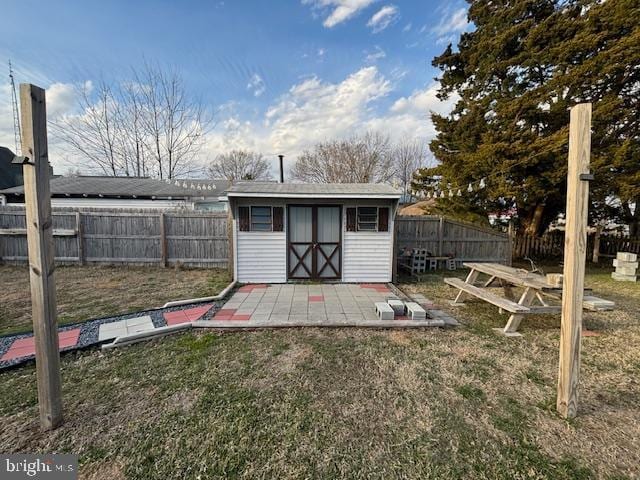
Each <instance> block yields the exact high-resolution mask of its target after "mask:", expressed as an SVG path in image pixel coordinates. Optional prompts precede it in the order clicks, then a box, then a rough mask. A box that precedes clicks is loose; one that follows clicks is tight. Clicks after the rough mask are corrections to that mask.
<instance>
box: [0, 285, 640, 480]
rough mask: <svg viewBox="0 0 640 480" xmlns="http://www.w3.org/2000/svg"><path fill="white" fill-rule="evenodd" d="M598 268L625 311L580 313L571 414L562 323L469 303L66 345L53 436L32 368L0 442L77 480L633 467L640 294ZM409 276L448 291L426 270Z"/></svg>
mask: <svg viewBox="0 0 640 480" xmlns="http://www.w3.org/2000/svg"><path fill="white" fill-rule="evenodd" d="M595 277H596V278H595V280H596V281H597V282H598V283H599V285H598V288H597V289H596V292H597V294H601V296H603V297H605V298H610V295H609V294H610V293H611V294H612V295H616V296H617V298H619V300H618V299H616V301H619V310H617V311H616V313H615V314H589V315H588V318H589V320H588V321H589V322H592V325H598V326H599V328H598V331H599V332H600V333H601V335H600V336H598V337H588V338H585V339H584V349H583V369H582V383H581V386H580V388H581V390H580V392H581V397H580V417H578V419H576V420H575V421H571V422H567V421H565V420H563V419H561V418H560V417H559V416H558V415H556V413H555V389H556V384H555V382H556V375H557V372H556V370H557V361H558V359H557V356H558V337H559V331H558V324H559V320H558V319H557V318H553V317H549V316H547V317H544V318H543V319H542V320H543V321H542V326H540V323H538V322H537V321H536V319H534V318H531V319H526V320H525V322H524V323H523V327H524V328H523V332H524V334H525V337H524V338H522V339H507V338H503V337H499V336H496V335H495V334H494V333H493V332H492V331H491V327H494V326H499V325H501V324H503V322H504V318H499V317H498V315H497V314H496V310H495V309H494V308H491V307H486V306H482V305H479V304H470V305H469V306H467V307H465V308H464V309H461V310H456V311H455V312H454V314H455V315H456V316H457V317H458V318H459V319H460V320H462V321H463V322H464V323H465V324H466V326H465V327H461V328H457V329H447V330H444V329H425V330H406V331H396V330H364V329H313V328H306V329H280V330H261V331H253V332H236V333H224V334H221V333H216V332H210V331H209V332H199V333H193V332H190V333H183V334H180V335H176V336H172V337H166V338H163V339H160V340H157V341H153V342H148V343H144V344H139V345H134V346H131V347H126V348H123V349H119V350H114V351H109V352H107V353H105V354H102V353H100V352H98V351H86V352H82V353H75V354H67V355H64V356H63V360H62V365H63V382H64V387H63V389H64V401H65V414H66V419H67V420H66V423H65V424H64V425H63V426H62V427H61V428H60V429H58V430H56V431H55V432H50V433H42V432H40V431H39V428H37V423H36V419H37V407H36V402H35V396H36V393H35V374H34V368H33V366H26V367H22V368H19V369H16V370H13V371H11V372H6V373H3V374H2V379H1V381H0V422H1V423H2V425H3V428H2V429H1V430H0V451H6V452H12V451H62V452H73V453H78V454H79V455H80V462H81V472H82V474H83V476H86V477H87V478H92V477H91V476H92V475H93V478H99V475H98V473H97V472H99V471H100V470H101V469H102V468H112V469H113V471H112V472H111V471H110V472H111V473H110V476H111V477H113V478H132V479H155V478H158V479H160V478H185V479H191V478H193V479H195V478H283V479H284V478H327V479H335V478H349V479H369V478H379V479H389V478H402V479H413V478H415V479H442V478H452V479H453V478H482V479H489V478H490V479H513V478H536V479H591V478H611V479H613V478H616V479H621V478H636V477H637V476H638V465H639V464H640V453H639V452H640V426H639V425H638V422H637V419H638V418H640V387H639V385H638V380H637V379H638V378H639V377H640V375H639V374H640V362H639V361H638V356H637V352H638V351H640V331H639V327H638V325H637V318H636V316H637V311H638V308H637V307H638V300H639V299H640V292H639V291H637V290H634V289H631V290H626V291H625V293H624V294H622V293H620V290H619V287H618V285H617V284H612V283H608V282H607V281H606V280H605V279H602V278H600V276H598V275H596V276H595ZM591 279H592V276H591V275H590V276H589V277H588V281H589V280H591ZM408 287H409V288H414V289H416V290H420V291H422V292H424V293H425V295H426V296H427V297H429V298H432V299H435V300H436V301H438V303H440V304H443V302H444V301H445V300H447V299H450V298H451V296H452V293H453V292H452V291H450V290H449V289H448V288H446V287H443V285H442V279H441V278H439V277H435V276H434V277H433V278H432V281H431V282H429V283H426V282H425V283H421V284H413V285H409V286H408ZM624 288H625V289H626V288H628V287H626V286H625V287H624ZM635 288H637V287H635ZM111 462H114V464H115V466H113V467H108V465H109V464H110V463H111Z"/></svg>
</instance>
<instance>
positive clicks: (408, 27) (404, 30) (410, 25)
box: [402, 22, 413, 32]
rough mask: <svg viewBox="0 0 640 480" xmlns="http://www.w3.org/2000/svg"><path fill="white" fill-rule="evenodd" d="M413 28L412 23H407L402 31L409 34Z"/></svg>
mask: <svg viewBox="0 0 640 480" xmlns="http://www.w3.org/2000/svg"><path fill="white" fill-rule="evenodd" d="M412 28H413V24H412V23H411V22H409V23H407V24H406V25H405V26H404V28H403V29H402V31H403V32H409V31H410V30H411V29H412Z"/></svg>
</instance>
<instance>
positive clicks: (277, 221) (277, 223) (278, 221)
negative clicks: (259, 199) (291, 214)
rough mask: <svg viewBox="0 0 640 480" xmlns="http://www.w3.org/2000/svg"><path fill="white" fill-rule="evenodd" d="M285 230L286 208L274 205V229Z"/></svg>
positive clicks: (275, 230)
mask: <svg viewBox="0 0 640 480" xmlns="http://www.w3.org/2000/svg"><path fill="white" fill-rule="evenodd" d="M283 230H284V208H283V207H273V231H274V232H282V231H283Z"/></svg>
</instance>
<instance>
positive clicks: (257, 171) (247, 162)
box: [207, 150, 271, 181]
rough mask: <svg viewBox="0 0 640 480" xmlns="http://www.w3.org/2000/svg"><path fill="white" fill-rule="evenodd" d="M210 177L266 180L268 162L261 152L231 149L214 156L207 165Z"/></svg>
mask: <svg viewBox="0 0 640 480" xmlns="http://www.w3.org/2000/svg"><path fill="white" fill-rule="evenodd" d="M207 170H208V173H209V176H210V177H211V178H225V179H227V180H231V181H234V180H268V179H270V178H271V172H270V171H269V163H268V162H267V161H266V160H265V159H264V158H263V156H262V154H259V153H256V152H250V151H247V150H232V151H230V152H227V153H222V154H220V155H218V156H217V157H216V159H215V160H214V161H212V162H211V164H210V165H209V167H208V169H207Z"/></svg>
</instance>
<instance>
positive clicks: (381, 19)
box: [367, 5, 399, 33]
mask: <svg viewBox="0 0 640 480" xmlns="http://www.w3.org/2000/svg"><path fill="white" fill-rule="evenodd" d="M398 17H399V14H398V7H396V6H395V5H385V6H384V7H382V8H381V9H380V10H378V11H377V12H376V13H374V14H373V16H372V17H371V18H370V19H369V21H368V22H367V27H370V28H371V30H372V32H373V33H378V32H381V31H383V30H384V29H385V28H387V27H388V26H389V25H391V24H392V23H394V22H395V21H396V20H397V19H398Z"/></svg>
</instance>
